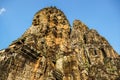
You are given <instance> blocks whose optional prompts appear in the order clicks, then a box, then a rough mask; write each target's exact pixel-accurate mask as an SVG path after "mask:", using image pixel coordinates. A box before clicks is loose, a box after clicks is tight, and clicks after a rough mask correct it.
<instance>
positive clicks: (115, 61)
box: [0, 7, 120, 80]
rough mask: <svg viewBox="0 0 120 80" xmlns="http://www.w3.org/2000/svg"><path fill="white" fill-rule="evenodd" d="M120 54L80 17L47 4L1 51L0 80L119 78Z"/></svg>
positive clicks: (97, 79) (92, 79)
mask: <svg viewBox="0 0 120 80" xmlns="http://www.w3.org/2000/svg"><path fill="white" fill-rule="evenodd" d="M119 79H120V57H119V55H118V54H117V53H116V52H115V51H114V49H113V48H112V47H111V46H110V44H109V43H108V42H107V40H106V39H105V38H104V37H102V36H100V35H99V34H98V33H97V31H95V30H93V29H89V28H88V27H87V26H86V25H85V24H84V23H82V22H81V21H79V20H75V21H74V22H73V27H72V29H70V24H69V22H68V20H67V18H66V17H65V15H64V13H63V12H62V11H61V10H59V9H57V8H55V7H48V8H44V9H42V10H40V11H38V12H37V13H36V14H35V16H34V19H33V22H32V25H31V27H30V28H29V29H28V30H27V31H26V32H25V33H24V34H23V35H22V36H21V37H20V38H19V39H17V40H16V41H14V42H13V43H12V44H11V45H10V46H9V47H8V48H7V49H5V50H1V51H0V80H119Z"/></svg>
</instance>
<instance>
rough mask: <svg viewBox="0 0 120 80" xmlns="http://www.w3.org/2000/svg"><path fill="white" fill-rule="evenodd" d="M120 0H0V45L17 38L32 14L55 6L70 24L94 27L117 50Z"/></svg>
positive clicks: (119, 43)
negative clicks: (75, 21) (74, 22)
mask: <svg viewBox="0 0 120 80" xmlns="http://www.w3.org/2000/svg"><path fill="white" fill-rule="evenodd" d="M119 4H120V0H0V49H4V48H7V47H8V45H9V44H10V43H11V42H12V41H14V40H16V39H17V38H19V37H20V36H21V35H22V34H23V33H24V32H25V31H26V29H28V28H29V27H30V25H31V23H32V19H33V16H34V14H35V13H36V12H37V11H38V10H40V9H42V8H44V7H48V6H56V7H57V8H59V9H61V10H62V11H63V12H64V13H65V15H66V16H67V18H68V20H69V22H70V24H71V25H72V23H73V21H74V20H75V19H79V20H81V21H82V22H83V23H85V24H86V25H87V26H88V27H89V28H93V29H96V30H97V31H98V32H99V34H100V35H102V36H104V37H105V38H106V39H107V40H108V41H109V43H110V44H111V45H112V47H113V48H114V49H115V50H116V51H117V52H118V53H120V36H119V35H120V5H119Z"/></svg>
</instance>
